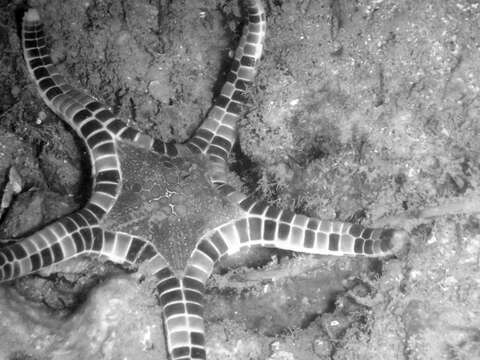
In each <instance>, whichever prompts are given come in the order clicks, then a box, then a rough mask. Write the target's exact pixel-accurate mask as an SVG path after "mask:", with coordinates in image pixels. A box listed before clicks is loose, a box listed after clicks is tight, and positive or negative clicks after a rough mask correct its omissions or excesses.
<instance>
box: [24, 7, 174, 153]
mask: <svg viewBox="0 0 480 360" xmlns="http://www.w3.org/2000/svg"><path fill="white" fill-rule="evenodd" d="M22 45H23V55H24V58H25V62H26V65H27V69H28V72H29V73H30V75H31V77H32V79H33V80H34V81H35V84H36V85H37V89H38V92H39V94H40V96H41V97H42V99H43V100H44V101H45V103H46V104H47V105H48V107H50V109H51V110H52V111H53V112H54V113H55V114H57V115H58V116H60V117H61V118H62V119H63V120H64V121H65V122H67V123H68V124H69V125H70V126H71V127H72V128H73V129H74V130H75V132H76V133H77V134H78V136H80V138H82V140H83V141H85V143H86V144H87V146H88V147H89V148H91V149H93V150H94V154H93V155H92V154H90V155H91V157H92V156H93V157H92V163H93V160H94V159H95V158H96V157H95V155H98V156H102V155H105V154H108V153H112V152H114V151H115V150H114V145H113V144H112V143H113V140H121V141H127V142H131V143H133V144H134V145H136V146H139V147H142V148H145V149H147V150H151V151H154V152H156V153H158V154H160V155H165V156H169V157H175V156H177V155H178V153H179V150H180V148H183V146H182V145H177V144H174V143H164V142H162V141H160V140H158V139H154V138H152V137H151V136H149V135H146V134H143V133H141V132H140V131H138V130H136V129H134V128H132V127H130V126H128V125H127V124H125V122H123V121H122V120H120V119H118V118H116V117H115V116H114V114H113V113H112V112H111V111H110V110H109V109H108V107H107V106H105V105H104V104H102V103H101V102H99V101H98V100H97V99H95V98H94V97H92V96H90V95H88V94H86V93H85V92H83V91H80V90H78V89H75V88H74V87H72V86H71V85H70V84H69V83H68V82H67V80H66V79H65V78H64V77H63V76H62V75H61V74H60V73H59V72H58V69H57V67H56V66H55V65H54V64H53V61H52V58H51V57H50V52H49V50H48V47H47V44H46V40H45V32H44V26H43V24H42V22H41V21H40V16H39V14H38V11H37V10H36V9H29V10H28V11H27V12H26V13H25V16H24V18H23V23H22Z"/></svg>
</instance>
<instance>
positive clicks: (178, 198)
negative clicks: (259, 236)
mask: <svg viewBox="0 0 480 360" xmlns="http://www.w3.org/2000/svg"><path fill="white" fill-rule="evenodd" d="M119 159H120V164H121V167H122V170H123V171H122V177H123V184H122V190H121V194H120V196H119V197H118V199H117V202H116V203H115V205H114V206H113V208H112V210H111V211H110V212H109V213H108V214H107V215H106V217H105V219H104V226H105V228H106V229H108V230H111V231H120V232H125V233H128V234H132V235H135V236H139V237H141V238H143V239H146V240H148V241H151V242H152V243H153V244H154V245H155V246H156V248H157V249H158V250H159V251H160V252H161V253H162V254H163V256H164V257H165V259H166V260H167V261H168V263H169V264H170V265H171V267H172V268H173V269H175V270H176V271H182V270H183V269H184V268H185V265H186V262H187V260H188V258H189V256H190V254H191V252H192V251H193V249H194V248H195V245H196V243H197V241H198V238H199V237H200V236H201V235H202V234H204V233H205V232H206V231H207V230H208V229H212V228H215V227H217V226H219V225H221V224H223V223H225V222H227V221H228V220H232V219H235V218H236V217H238V215H239V213H240V212H241V210H240V208H239V207H238V206H236V205H234V204H232V203H230V202H229V201H227V200H226V199H225V198H224V197H223V196H221V195H220V194H219V193H218V191H215V189H214V188H212V185H211V183H210V182H209V181H208V174H207V172H208V168H207V163H206V161H205V159H202V158H201V157H199V156H197V155H194V154H191V155H190V156H186V157H182V158H175V159H168V158H165V157H162V156H160V155H158V154H155V153H152V152H150V151H146V150H145V149H142V148H138V147H136V146H134V145H131V144H128V143H121V144H120V145H119Z"/></svg>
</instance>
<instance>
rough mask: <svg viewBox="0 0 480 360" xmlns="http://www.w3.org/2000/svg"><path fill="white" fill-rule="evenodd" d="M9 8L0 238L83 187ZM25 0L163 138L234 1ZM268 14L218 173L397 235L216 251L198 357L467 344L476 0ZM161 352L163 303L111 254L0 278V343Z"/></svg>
mask: <svg viewBox="0 0 480 360" xmlns="http://www.w3.org/2000/svg"><path fill="white" fill-rule="evenodd" d="M22 4H23V2H22V1H8V0H0V184H1V187H0V191H1V194H2V204H1V209H0V211H1V213H0V216H1V217H0V237H3V238H9V237H21V236H22V235H24V234H28V233H29V232H31V231H33V230H35V229H38V228H39V227H41V226H42V224H45V223H48V222H50V221H52V220H53V219H55V218H57V217H59V216H61V215H63V214H66V213H70V212H72V211H73V210H75V209H77V208H78V207H79V206H81V204H82V202H83V201H85V196H86V194H85V193H84V192H85V191H84V190H83V189H84V188H85V184H87V183H88V175H85V174H88V164H87V163H86V157H85V152H84V149H83V148H82V146H81V144H80V142H79V141H78V139H76V137H75V135H74V134H73V133H72V131H71V130H70V129H68V128H67V127H66V126H65V125H64V124H62V122H61V121H60V119H59V118H57V117H56V116H55V115H54V114H53V113H52V112H51V111H50V110H49V109H48V108H47V107H46V106H45V105H44V104H43V103H42V101H41V100H40V98H39V97H38V95H37V93H36V90H35V87H34V85H33V84H32V82H31V81H30V80H29V79H28V76H27V71H26V69H25V67H24V65H23V61H22V56H21V49H20V42H19V38H18V35H17V25H18V14H19V11H18V10H19V7H20V6H21V5H22ZM31 5H34V6H38V8H39V10H40V12H41V15H42V17H43V19H44V22H45V23H46V29H47V32H48V35H49V39H50V43H51V48H52V56H53V59H54V61H55V62H56V63H57V64H58V67H59V68H61V70H62V71H63V72H64V73H65V74H66V76H67V77H68V78H69V79H71V81H72V83H73V84H75V85H77V86H78V87H81V88H85V89H88V91H89V92H90V93H92V94H94V95H95V96H97V97H98V98H100V99H103V100H104V101H105V102H106V103H107V104H109V105H110V106H111V107H112V109H113V111H114V112H115V113H117V114H118V115H119V116H121V117H123V118H124V119H127V120H128V121H129V123H130V124H131V125H133V126H136V127H138V128H139V129H142V130H144V131H146V132H148V133H149V134H152V135H155V136H158V137H160V138H162V139H164V140H171V139H175V140H177V141H183V140H186V139H187V138H188V136H189V134H191V132H192V131H193V130H194V129H195V128H196V126H198V124H199V123H200V121H201V120H202V119H203V117H204V116H205V113H206V112H207V110H208V109H209V107H210V105H211V103H212V98H213V96H214V94H216V93H217V92H218V89H219V87H220V86H221V83H222V78H223V77H224V76H225V70H226V69H227V68H228V65H229V62H230V58H231V57H230V56H231V53H232V51H233V50H234V48H235V44H236V41H237V40H238V37H239V34H240V32H241V24H242V17H241V12H240V11H239V7H238V3H237V1H224V0H218V1H213V0H201V1H200V0H198V1H187V0H174V1H171V0H157V1H148V0H138V1H137V0H136V1H125V0H122V1H120V0H119V1H115V0H105V1H101V0H85V1H76V0H53V1H46V0H43V1H31ZM266 9H267V18H268V31H267V38H266V44H265V51H264V57H263V60H262V63H261V65H260V68H259V73H258V76H257V79H256V81H255V84H254V85H253V86H252V89H251V93H252V96H251V99H250V103H249V105H248V106H247V107H246V112H245V116H244V117H243V119H242V121H241V123H240V139H239V142H240V145H241V150H239V149H237V151H236V156H235V158H234V159H232V160H233V161H232V171H235V172H236V173H237V174H238V177H239V178H241V179H242V180H243V181H244V182H245V183H246V185H245V188H244V190H245V191H248V192H256V193H257V194H258V196H259V197H263V198H265V199H266V200H268V201H269V202H271V203H275V204H277V205H279V206H283V207H286V208H289V209H295V210H297V211H301V212H303V213H305V214H307V215H311V216H318V217H321V218H327V219H338V220H349V221H354V222H360V223H362V224H366V225H377V226H383V225H388V224H391V225H395V226H399V227H403V228H405V229H407V230H408V231H409V232H410V233H411V244H410V245H409V246H408V247H407V248H406V249H405V251H403V252H402V253H401V254H399V255H398V256H396V257H393V258H390V259H385V260H381V261H380V260H371V259H370V260H369V259H363V258H345V257H343V258H336V257H328V256H304V255H301V254H292V253H286V252H273V253H272V252H268V253H263V255H262V256H257V257H256V258H255V260H253V261H249V263H248V264H247V265H248V266H244V265H239V263H241V261H240V260H238V259H237V260H238V261H236V262H235V266H234V269H229V268H228V267H227V266H226V265H224V266H223V268H222V269H221V271H218V272H217V273H216V274H215V275H214V276H213V278H212V279H211V281H210V282H209V286H208V291H207V295H206V297H207V299H206V300H207V301H206V332H207V350H208V358H209V359H210V360H214V359H222V360H226V359H235V360H247V359H249V360H250V359H262V360H263V359H269V360H273V359H276V360H278V359H282V360H287V359H288V360H293V359H295V360H314V359H332V360H333V359H334V360H340V359H387V360H388V359H392V360H393V359H402V360H403V359H409V360H410V359H411V360H426V359H436V360H437V359H455V360H456V359H480V216H479V210H480V184H479V175H480V160H479V158H480V157H479V156H480V120H479V116H480V98H479V94H480V35H479V34H480V3H479V2H478V1H473V0H458V1H442V0H436V1H435V0H429V1H414V0H411V1H407V0H385V1H382V0H357V1H348V0H328V1H327V0H304V1H287V0H284V1H282V0H270V1H267V2H266ZM82 174H84V175H82ZM200 235H201V234H199V236H200ZM256 252H257V250H251V251H250V252H249V253H246V254H243V256H241V257H240V258H243V259H249V258H251V256H253V255H255V254H256ZM265 254H266V255H265ZM265 256H266V257H265ZM164 358H165V349H164V340H163V336H162V325H161V321H160V310H159V308H158V307H157V306H156V304H155V300H154V298H153V297H152V296H151V294H148V293H146V292H145V291H144V290H142V288H141V287H140V286H139V285H138V281H137V278H136V276H135V274H134V273H133V274H132V273H126V272H124V271H123V270H122V269H121V268H119V267H118V266H114V265H112V264H110V263H108V262H104V261H102V260H98V259H88V258H84V259H81V260H80V261H77V262H75V263H72V264H71V266H69V267H64V268H63V270H62V272H59V273H55V272H48V273H45V272H43V273H40V274H38V275H33V276H30V277H26V278H24V279H21V280H18V281H16V282H14V283H10V284H4V285H2V286H1V287H0V359H2V360H3V359H5V360H21V359H29V360H47V359H62V360H64V359H67V360H74V359H78V360H80V359H99V360H102V359H129V360H130V359H131V360H149V359H156V360H159V359H164Z"/></svg>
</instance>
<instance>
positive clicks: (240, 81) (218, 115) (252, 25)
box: [187, 0, 266, 160]
mask: <svg viewBox="0 0 480 360" xmlns="http://www.w3.org/2000/svg"><path fill="white" fill-rule="evenodd" d="M247 3H248V9H247V10H248V24H247V25H246V26H245V28H244V31H243V35H242V37H241V39H240V43H239V45H238V48H237V50H236V53H235V58H234V60H233V63H232V68H231V71H230V72H229V73H228V75H227V81H226V82H225V84H224V85H223V87H222V89H221V91H220V95H219V96H218V97H217V98H216V99H215V105H214V106H213V108H212V109H211V110H210V112H209V113H208V116H207V118H206V119H205V121H204V122H203V124H202V125H201V126H200V127H199V128H198V130H197V131H196V132H195V134H194V136H193V137H192V138H191V139H190V140H189V142H188V143H187V146H188V147H189V148H190V149H191V150H192V151H194V152H200V153H203V154H207V155H211V156H212V157H218V158H220V159H223V160H227V158H228V156H229V155H230V152H231V150H232V147H233V144H234V142H235V136H236V122H237V120H238V118H239V116H240V112H241V105H242V104H243V103H245V101H246V91H247V85H248V84H249V83H250V82H252V81H253V79H254V77H255V72H256V66H257V64H258V61H259V60H260V56H261V54H262V48H263V40H264V38H265V30H266V21H265V11H264V9H263V5H262V4H261V1H259V0H249V1H247Z"/></svg>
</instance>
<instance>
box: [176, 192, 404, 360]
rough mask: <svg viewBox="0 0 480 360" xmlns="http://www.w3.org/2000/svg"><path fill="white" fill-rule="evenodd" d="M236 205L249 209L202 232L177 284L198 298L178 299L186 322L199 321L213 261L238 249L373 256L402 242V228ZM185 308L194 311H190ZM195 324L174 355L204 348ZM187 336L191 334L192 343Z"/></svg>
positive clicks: (200, 328)
mask: <svg viewBox="0 0 480 360" xmlns="http://www.w3.org/2000/svg"><path fill="white" fill-rule="evenodd" d="M247 202H248V204H247ZM240 204H241V206H244V207H248V209H249V211H248V212H246V215H245V217H243V218H240V219H237V220H233V221H230V222H228V223H225V224H223V225H221V226H219V227H217V228H216V229H214V230H212V231H210V232H208V233H207V234H205V235H204V236H203V237H202V238H201V239H200V240H199V242H198V243H197V245H196V247H195V249H194V251H193V252H192V255H191V256H190V258H189V260H188V263H187V266H186V268H185V273H184V278H183V280H182V285H183V287H184V288H185V290H184V292H187V291H188V292H189V293H190V294H193V295H194V296H195V297H197V300H193V299H192V300H190V298H188V297H185V298H184V299H183V300H182V301H183V303H184V304H183V305H182V312H184V313H185V315H184V317H185V318H190V317H194V318H195V319H197V320H198V321H200V320H201V319H202V318H201V314H202V312H201V310H202V309H203V293H204V287H205V284H206V282H207V279H208V278H209V277H210V275H211V274H212V271H213V268H214V266H215V263H216V262H217V261H218V260H219V259H220V258H221V257H223V256H226V255H231V254H234V253H236V252H237V251H239V250H240V249H241V248H242V247H250V246H255V245H259V246H266V247H274V248H279V249H285V250H292V251H297V252H304V253H310V254H326V255H344V254H348V255H364V256H372V257H378V256H387V255H390V254H393V253H395V252H397V251H398V250H399V249H401V248H402V247H403V245H404V243H405V242H406V241H407V233H406V232H404V231H403V230H393V229H371V228H364V227H362V226H360V225H354V224H348V223H341V222H334V221H323V220H319V219H314V218H309V217H307V216H304V215H299V214H295V213H292V212H289V211H284V210H279V209H277V208H275V207H273V206H268V205H267V204H265V203H264V202H253V201H251V198H247V197H244V200H243V201H240ZM193 295H192V298H193ZM176 297H177V301H180V297H181V294H180V292H178V293H177V295H176ZM189 304H191V305H190V306H192V307H193V306H194V308H192V309H191V310H190V309H189V308H188V305H189ZM195 324H196V325H195V327H194V328H189V329H187V330H189V331H187V330H185V331H184V332H182V333H181V334H179V338H180V339H181V341H178V342H176V343H175V342H174V343H173V345H174V346H178V348H179V349H182V350H179V351H185V353H186V352H187V349H189V346H190V347H193V346H198V347H200V346H201V344H203V323H200V322H196V323H195ZM192 333H196V335H195V338H196V339H197V340H196V341H194V337H193V335H191V334H192ZM189 334H190V337H189ZM189 339H190V340H189ZM200 340H202V343H200ZM189 341H190V342H189ZM202 346H203V345H202ZM182 359H183V358H182ZM185 359H190V358H189V357H185ZM200 359H203V358H200Z"/></svg>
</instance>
